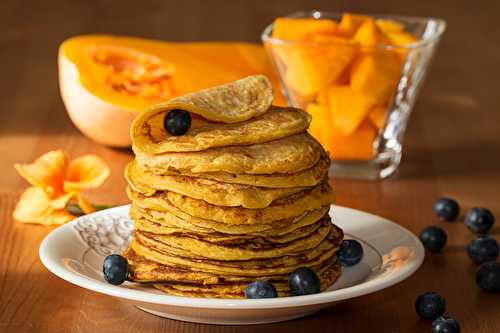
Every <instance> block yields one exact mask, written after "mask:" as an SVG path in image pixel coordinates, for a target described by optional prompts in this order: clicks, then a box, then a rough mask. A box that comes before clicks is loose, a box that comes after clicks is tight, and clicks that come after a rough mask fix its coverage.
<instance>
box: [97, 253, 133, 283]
mask: <svg viewBox="0 0 500 333" xmlns="http://www.w3.org/2000/svg"><path fill="white" fill-rule="evenodd" d="M102 272H103V273H104V278H105V279H106V281H108V282H109V283H111V284H114V285H118V284H122V283H123V282H124V281H125V280H126V279H127V277H128V264H127V259H125V258H123V257H122V256H121V255H118V254H112V255H109V256H107V257H106V258H105V259H104V263H103V265H102Z"/></svg>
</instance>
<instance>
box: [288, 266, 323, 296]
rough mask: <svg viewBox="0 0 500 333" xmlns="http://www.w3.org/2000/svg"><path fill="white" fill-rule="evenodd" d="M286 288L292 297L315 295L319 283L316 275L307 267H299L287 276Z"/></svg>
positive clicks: (317, 291) (318, 289)
mask: <svg viewBox="0 0 500 333" xmlns="http://www.w3.org/2000/svg"><path fill="white" fill-rule="evenodd" d="M288 286H289V287H290V291H291V292H292V295H294V296H301V295H310V294H317V293H319V292H320V290H321V289H320V287H321V286H320V281H319V278H318V276H317V275H316V273H314V272H313V271H312V270H311V269H309V268H307V267H299V268H297V269H296V270H294V271H293V272H292V273H291V274H290V275H289V276H288Z"/></svg>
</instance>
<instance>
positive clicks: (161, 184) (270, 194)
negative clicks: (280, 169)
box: [125, 160, 307, 208]
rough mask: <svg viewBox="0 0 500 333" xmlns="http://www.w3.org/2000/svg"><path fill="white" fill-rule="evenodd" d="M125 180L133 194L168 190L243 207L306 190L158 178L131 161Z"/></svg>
mask: <svg viewBox="0 0 500 333" xmlns="http://www.w3.org/2000/svg"><path fill="white" fill-rule="evenodd" d="M125 178H126V179H127V181H128V183H129V185H130V186H131V187H132V188H133V189H134V190H135V191H137V192H140V193H142V194H144V195H146V196H151V195H154V194H155V193H156V192H157V191H172V192H175V193H178V194H182V195H186V196H188V197H190V198H193V199H199V200H204V201H206V202H208V203H210V204H213V205H218V206H229V207H235V206H242V207H245V208H263V207H267V206H269V204H271V202H273V201H275V200H277V199H281V198H285V197H288V196H290V195H292V194H294V193H297V192H300V191H303V190H305V189H307V187H291V188H277V189H274V188H268V187H256V186H250V185H242V184H232V183H222V182H218V181H215V180H211V179H204V178H196V177H188V176H167V175H165V176H160V175H156V174H154V173H151V172H147V171H144V170H141V169H140V168H139V167H138V166H137V163H135V160H134V161H131V162H130V163H129V164H128V165H127V167H126V168H125Z"/></svg>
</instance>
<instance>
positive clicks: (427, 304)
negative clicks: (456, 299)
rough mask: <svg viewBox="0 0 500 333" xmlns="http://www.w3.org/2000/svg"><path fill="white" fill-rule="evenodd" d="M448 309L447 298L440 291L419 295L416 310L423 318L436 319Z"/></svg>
mask: <svg viewBox="0 0 500 333" xmlns="http://www.w3.org/2000/svg"><path fill="white" fill-rule="evenodd" d="M445 309H446V300H445V299H444V298H443V297H442V296H441V295H439V294H438V293H435V292H431V293H425V294H422V295H420V296H418V297H417V300H416V301H415V310H417V313H418V315H419V316H420V317H421V318H422V319H427V320H434V319H436V318H439V317H441V316H442V315H443V314H444V310H445Z"/></svg>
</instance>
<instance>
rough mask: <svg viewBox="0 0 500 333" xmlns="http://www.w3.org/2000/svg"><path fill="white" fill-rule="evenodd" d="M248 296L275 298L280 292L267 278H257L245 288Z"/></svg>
mask: <svg viewBox="0 0 500 333" xmlns="http://www.w3.org/2000/svg"><path fill="white" fill-rule="evenodd" d="M245 297H246V298H275V297H278V292H277V291H276V288H275V287H274V286H273V284H272V283H271V282H269V281H265V280H255V281H254V282H252V283H250V284H248V286H247V287H246V289H245Z"/></svg>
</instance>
